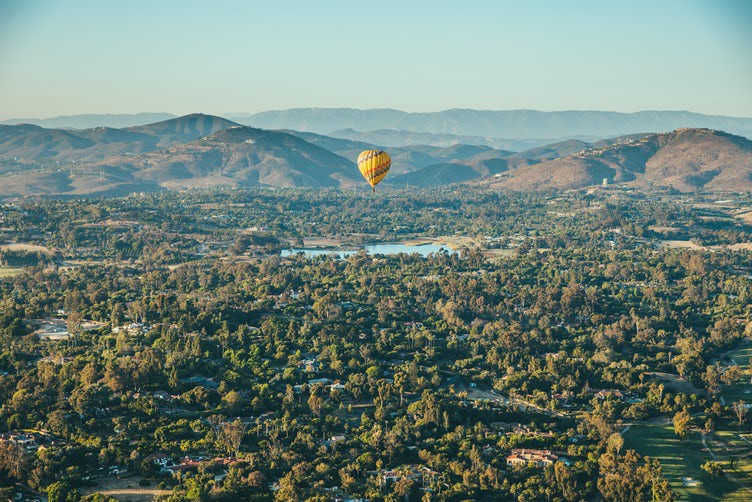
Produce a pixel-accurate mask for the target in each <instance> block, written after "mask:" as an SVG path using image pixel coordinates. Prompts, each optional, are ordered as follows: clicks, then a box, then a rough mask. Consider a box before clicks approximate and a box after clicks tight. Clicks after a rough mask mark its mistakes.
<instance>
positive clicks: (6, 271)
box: [0, 267, 23, 277]
mask: <svg viewBox="0 0 752 502" xmlns="http://www.w3.org/2000/svg"><path fill="white" fill-rule="evenodd" d="M22 271H23V269H22V268H19V267H0V277H14V276H16V275H18V274H20V273H21V272H22Z"/></svg>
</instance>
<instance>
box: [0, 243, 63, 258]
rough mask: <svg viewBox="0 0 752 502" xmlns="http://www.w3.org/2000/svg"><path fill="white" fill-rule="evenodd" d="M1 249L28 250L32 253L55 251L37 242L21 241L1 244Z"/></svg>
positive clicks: (51, 252)
mask: <svg viewBox="0 0 752 502" xmlns="http://www.w3.org/2000/svg"><path fill="white" fill-rule="evenodd" d="M0 249H6V250H8V251H27V252H30V253H45V254H48V255H51V254H53V253H54V251H52V250H51V249H50V248H47V247H44V246H38V245H36V244H24V243H21V242H12V243H10V244H0Z"/></svg>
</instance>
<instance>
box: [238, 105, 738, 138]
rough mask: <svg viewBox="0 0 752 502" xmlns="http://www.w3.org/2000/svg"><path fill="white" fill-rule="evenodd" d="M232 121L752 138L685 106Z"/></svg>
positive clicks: (259, 116) (730, 120)
mask: <svg viewBox="0 0 752 502" xmlns="http://www.w3.org/2000/svg"><path fill="white" fill-rule="evenodd" d="M228 117H229V118H232V119H233V120H235V121H236V122H240V123H243V124H247V125H251V126H253V127H261V128H264V129H294V130H296V131H304V132H317V133H320V134H328V133H330V132H332V131H339V130H343V129H353V130H355V131H376V130H379V129H387V130H402V131H412V132H426V133H436V134H456V135H466V136H480V137H493V138H506V139H527V138H561V139H563V138H572V137H578V136H597V137H600V138H610V137H615V136H623V135H627V134H634V133H650V132H653V133H657V132H663V131H671V130H674V129H678V128H682V127H693V128H709V129H718V130H723V131H726V132H730V133H732V134H738V135H741V136H746V137H748V138H752V118H739V117H726V116H716V115H703V114H699V113H692V112H686V111H640V112H635V113H619V112H606V111H577V110H572V111H557V112H543V111H537V110H501V111H492V110H470V109H452V110H444V111H440V112H420V113H408V112H402V111H399V110H393V109H370V110H358V109H353V108H295V109H290V110H276V111H266V112H261V113H255V114H229V115H228Z"/></svg>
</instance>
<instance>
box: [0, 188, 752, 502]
mask: <svg viewBox="0 0 752 502" xmlns="http://www.w3.org/2000/svg"><path fill="white" fill-rule="evenodd" d="M2 218H3V221H2V227H3V230H2V231H3V233H4V238H5V239H6V241H7V242H14V243H16V245H14V246H5V247H4V248H3V249H2V251H0V260H2V262H3V263H4V264H5V265H8V266H15V267H20V266H22V267H23V268H22V269H19V270H16V272H17V273H15V274H9V275H8V276H7V277H5V278H3V279H0V290H1V291H2V300H0V341H2V352H1V353H0V402H1V403H2V406H1V407H0V430H2V431H5V432H7V433H9V434H11V433H12V434H18V433H19V432H20V431H27V432H29V431H31V432H32V433H34V434H36V437H37V441H38V442H41V443H43V444H42V447H40V448H39V449H36V450H33V451H26V450H25V449H23V448H22V447H20V446H18V445H17V444H15V443H13V442H11V441H3V442H0V476H1V477H2V479H3V482H4V483H5V484H6V485H8V486H11V485H12V483H14V482H21V483H24V484H26V485H28V486H30V487H31V488H32V489H37V490H47V492H48V494H50V500H53V499H54V500H76V499H77V498H78V497H79V495H78V492H79V491H80V492H85V491H87V487H86V485H87V484H91V483H92V481H93V480H95V479H97V478H99V479H103V478H106V477H108V476H110V475H111V474H112V475H113V476H114V474H113V473H114V472H115V471H113V468H115V466H117V469H118V470H119V469H126V468H127V470H128V471H129V472H132V473H134V472H135V473H138V474H139V475H140V476H141V477H142V479H143V480H144V481H143V482H144V483H145V484H150V485H159V486H161V487H163V488H165V489H168V490H171V491H170V492H169V494H166V495H163V497H164V498H166V499H169V500H176V501H177V500H272V499H278V500H328V499H331V498H333V497H335V496H343V497H344V496H351V497H363V498H367V499H369V500H397V499H399V498H404V499H405V500H420V499H421V497H422V498H423V500H484V499H488V500H497V499H498V500H508V499H511V500H583V499H586V500H591V499H593V498H594V497H596V494H599V496H601V497H603V498H604V499H606V500H672V499H673V498H674V496H675V495H674V493H673V492H672V490H671V489H670V487H669V486H668V484H667V482H666V480H665V479H664V478H663V475H662V471H661V466H660V464H659V463H658V462H657V461H656V460H654V459H650V458H643V457H641V456H640V455H638V454H637V453H636V452H634V451H633V450H626V449H625V448H624V446H623V444H624V441H623V439H622V438H621V435H620V431H621V430H622V429H623V428H624V426H625V424H626V423H634V422H636V421H644V420H648V419H651V418H655V417H667V419H673V421H674V425H675V427H677V433H679V432H682V431H687V430H689V429H690V428H691V427H693V421H694V422H697V421H698V419H697V418H696V417H697V416H698V415H702V414H707V416H708V417H709V418H712V419H713V420H714V421H715V423H716V424H721V423H733V424H736V423H737V419H738V422H739V427H743V426H745V425H746V422H745V421H744V420H742V418H738V416H737V413H735V411H734V407H733V406H732V403H726V405H725V406H724V405H722V404H721V403H720V402H718V400H717V398H716V397H717V394H718V388H719V386H720V385H722V384H723V383H728V381H733V379H734V378H739V377H740V376H741V375H738V374H737V375H729V372H728V371H726V369H725V368H722V367H721V366H720V365H719V364H718V362H717V359H718V357H719V355H720V354H722V353H723V352H724V351H727V350H729V349H731V348H733V347H735V346H737V345H738V344H739V343H740V342H742V341H743V340H744V339H745V337H746V336H749V335H750V334H752V333H750V331H751V329H752V328H750V326H751V325H750V305H752V284H750V280H749V274H750V271H752V255H750V252H749V251H743V250H730V249H729V248H721V247H718V248H716V249H714V251H713V252H710V251H708V250H707V249H706V250H691V249H670V248H660V247H658V245H657V240H658V239H659V238H661V239H674V240H676V239H686V240H689V239H693V241H694V242H695V243H696V244H706V245H718V244H733V243H736V242H743V241H748V240H749V239H748V238H749V227H748V226H747V225H745V224H744V223H743V222H742V221H741V220H738V219H733V218H731V217H729V211H728V210H725V209H724V206H722V205H716V206H713V205H712V204H705V203H704V201H702V200H694V199H686V198H685V199H674V198H669V197H667V198H664V199H656V200H647V199H645V198H643V197H640V196H637V195H630V194H628V193H620V192H614V193H612V192H604V193H594V194H585V193H579V192H578V193H572V194H566V195H561V194H557V195H545V194H543V195H533V194H526V195H514V194H499V193H478V192H474V191H471V190H466V191H446V190H437V191H425V192H417V193H408V192H393V193H389V194H388V195H387V194H384V195H379V196H375V197H371V196H367V197H366V196H362V195H357V194H349V193H343V192H339V191H322V192H313V191H303V190H299V191H265V190H258V191H250V192H248V191H228V192H195V193H180V194H163V195H144V196H131V197H127V198H123V199H107V200H97V201H91V200H69V201H63V200H47V199H25V200H19V201H15V202H13V203H8V204H6V205H5V206H4V207H3V213H2ZM443 235H461V236H464V237H470V238H472V239H473V240H474V242H475V243H476V244H477V247H474V248H471V249H465V250H463V251H461V252H458V253H447V252H442V253H437V254H433V255H431V256H429V257H427V258H426V257H421V256H419V255H406V254H399V255H391V256H380V255H379V256H371V255H367V254H366V253H365V252H360V253H357V254H355V255H352V256H350V257H348V258H346V259H338V258H336V257H326V256H323V257H317V258H306V257H304V256H303V255H297V256H293V257H288V258H281V257H280V256H279V250H280V249H281V248H283V247H286V246H287V245H288V244H296V243H297V244H301V243H302V242H301V240H302V239H304V238H310V237H335V238H336V237H339V238H340V240H341V241H343V242H346V243H349V244H357V243H360V242H376V241H393V240H397V239H407V238H416V237H419V238H425V237H431V236H443ZM18 243H23V244H25V245H26V247H22V246H21V247H19V246H18V245H17V244H18ZM55 317H60V318H62V319H64V322H65V325H66V327H67V329H68V332H69V333H70V335H71V336H70V338H68V339H66V340H63V341H48V340H40V338H39V336H38V335H36V334H34V332H33V331H34V327H33V323H32V320H34V319H50V318H55ZM89 321H96V322H98V323H99V324H96V323H90V322H89ZM732 373H733V372H732ZM681 413H684V414H685V415H686V416H678V417H677V415H678V414H681ZM677 424H678V425H677ZM695 425H697V424H696V423H695ZM682 427H683V429H682ZM521 448H526V449H537V450H548V451H550V452H552V455H553V456H555V457H558V460H556V461H555V462H552V463H551V465H548V466H545V467H533V466H523V467H518V466H510V465H507V457H508V456H509V455H510V452H511V451H512V450H513V449H521ZM162 457H166V458H168V459H170V460H169V461H168V462H170V463H172V462H174V463H179V462H180V461H179V459H180V458H182V457H191V458H192V459H193V460H194V461H195V462H194V463H195V464H196V465H195V468H191V469H185V470H181V471H180V473H179V474H176V475H175V476H170V474H169V473H167V472H166V471H165V470H164V469H163V468H161V467H160V464H159V463H158V462H156V460H157V459H158V458H162ZM196 459H199V460H198V461H196ZM183 464H184V465H189V464H190V463H188V462H183ZM168 465H169V464H168ZM103 469H104V471H106V472H103ZM708 469H710V467H708ZM76 490H78V491H76ZM55 497H58V498H55ZM64 497H67V498H64ZM98 497H101V495H98Z"/></svg>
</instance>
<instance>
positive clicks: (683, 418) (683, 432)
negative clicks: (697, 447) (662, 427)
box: [674, 410, 692, 440]
mask: <svg viewBox="0 0 752 502" xmlns="http://www.w3.org/2000/svg"><path fill="white" fill-rule="evenodd" d="M691 423H692V417H691V416H690V415H689V412H688V411H687V410H682V411H679V412H677V413H676V414H675V415H674V432H675V433H676V435H677V436H679V438H680V439H682V440H683V439H686V438H687V434H688V433H689V426H690V424H691Z"/></svg>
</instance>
